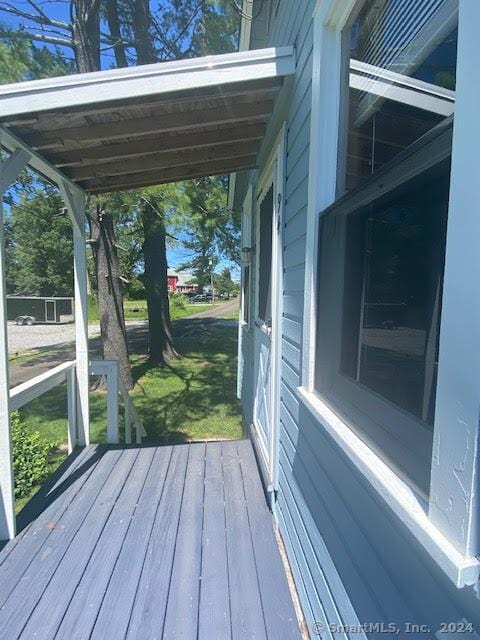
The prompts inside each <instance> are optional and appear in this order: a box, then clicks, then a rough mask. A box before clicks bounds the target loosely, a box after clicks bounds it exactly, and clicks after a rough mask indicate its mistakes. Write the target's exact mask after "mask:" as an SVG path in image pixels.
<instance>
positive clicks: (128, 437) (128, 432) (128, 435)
mask: <svg viewBox="0 0 480 640" xmlns="http://www.w3.org/2000/svg"><path fill="white" fill-rule="evenodd" d="M122 395H123V394H122ZM130 402H131V400H130V397H129V395H128V393H127V395H126V396H125V395H123V404H124V414H125V444H131V443H132V422H131V416H130Z"/></svg>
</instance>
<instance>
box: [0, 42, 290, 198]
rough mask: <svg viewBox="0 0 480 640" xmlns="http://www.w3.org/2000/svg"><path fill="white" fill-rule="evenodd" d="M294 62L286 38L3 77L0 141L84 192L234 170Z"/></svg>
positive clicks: (244, 159) (246, 164)
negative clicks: (6, 80) (78, 70)
mask: <svg viewBox="0 0 480 640" xmlns="http://www.w3.org/2000/svg"><path fill="white" fill-rule="evenodd" d="M294 71H295V59H294V51H293V49H292V48H291V47H284V48H277V49H263V50H257V51H247V52H239V53H233V54H226V55H219V56H208V57H206V58H196V59H191V60H183V61H175V62H166V63H159V64H155V65H146V66H141V67H135V68H129V69H116V70H113V71H102V72H98V73H90V74H79V75H75V76H67V77H62V78H54V79H48V80H39V81H33V82H25V83H20V84H14V85H4V86H3V87H1V89H0V125H1V126H2V127H3V130H4V131H7V134H5V135H4V136H3V137H2V143H3V145H4V146H5V147H6V148H7V149H9V150H10V151H13V150H14V148H15V146H17V148H18V146H19V145H21V146H23V147H26V148H27V149H28V150H33V151H34V152H35V153H34V156H33V158H34V160H35V158H36V159H37V160H38V159H39V158H40V159H41V160H43V161H44V163H43V165H44V166H43V170H42V166H40V165H42V163H41V162H37V165H39V166H37V167H35V163H34V162H32V166H34V167H35V168H37V170H39V171H40V172H43V173H44V175H46V176H47V177H48V178H49V179H52V172H53V173H57V172H58V174H59V177H60V179H61V178H62V177H66V178H68V179H69V181H71V182H73V183H75V184H76V185H78V186H79V187H80V188H82V189H83V190H85V191H86V192H88V193H104V192H109V191H120V190H125V189H132V188H136V187H142V186H148V185H153V184H160V183H164V182H175V181H178V180H185V179H189V178H195V177H200V176H206V175H215V174H225V173H231V172H234V171H240V170H242V169H248V168H252V167H254V166H255V164H256V154H257V150H258V147H259V144H260V141H261V139H262V137H263V135H264V134H265V130H266V123H267V121H268V118H269V116H270V115H271V113H272V110H273V104H274V99H275V96H276V94H277V93H278V91H279V90H280V88H281V86H282V83H283V80H284V78H285V76H287V75H290V74H292V73H294ZM10 134H13V135H10ZM16 142H18V143H19V144H18V145H16ZM45 166H47V167H51V169H52V171H45V170H44V169H45Z"/></svg>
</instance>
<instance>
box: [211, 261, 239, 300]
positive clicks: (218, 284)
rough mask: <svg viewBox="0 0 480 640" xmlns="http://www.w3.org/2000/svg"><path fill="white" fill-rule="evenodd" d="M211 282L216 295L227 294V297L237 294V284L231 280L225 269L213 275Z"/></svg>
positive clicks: (228, 270) (227, 270) (230, 275)
mask: <svg viewBox="0 0 480 640" xmlns="http://www.w3.org/2000/svg"><path fill="white" fill-rule="evenodd" d="M213 282H214V286H215V289H216V290H217V291H218V293H223V294H227V295H228V296H235V295H237V294H238V288H239V287H238V284H237V283H236V282H234V281H233V280H232V274H231V272H230V269H228V268H227V267H225V269H223V271H222V272H221V273H219V274H215V275H214V278H213Z"/></svg>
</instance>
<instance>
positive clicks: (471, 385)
mask: <svg viewBox="0 0 480 640" xmlns="http://www.w3.org/2000/svg"><path fill="white" fill-rule="evenodd" d="M479 23H480V3H478V2H472V0H460V4H459V32H458V54H457V86H456V99H455V122H454V128H453V145H452V171H451V181H450V202H449V209H448V228H447V243H446V254H445V275H444V290H443V302H442V316H441V325H440V348H439V364H438V382H437V396H436V407H435V425H434V440H433V459H432V476H431V484H430V504H429V516H430V519H431V520H432V521H433V522H434V523H435V525H436V526H437V527H438V529H440V531H442V533H444V535H445V536H446V537H447V538H448V539H449V540H450V541H451V542H452V544H454V546H455V547H456V548H457V550H458V551H459V552H460V553H462V554H463V555H465V556H476V555H478V554H480V539H479V534H480V524H479V515H480V513H479V501H480V484H479V482H480V478H479V473H480V469H479V459H478V455H479V437H480V429H479V421H480V385H479V380H480V348H479V345H480V297H479V295H478V274H479V273H480V251H479V247H478V238H479V237H480V201H479V199H478V185H479V184H480V164H479V162H478V149H479V145H480V121H479V119H478V105H479V103H480V85H479V83H478V81H477V78H478V64H477V60H478V53H479V50H480V49H479V46H480V45H479V40H478V24H479Z"/></svg>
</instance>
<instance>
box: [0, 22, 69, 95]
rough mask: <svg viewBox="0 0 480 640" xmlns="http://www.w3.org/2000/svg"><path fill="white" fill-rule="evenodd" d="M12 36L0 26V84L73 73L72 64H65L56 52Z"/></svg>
mask: <svg viewBox="0 0 480 640" xmlns="http://www.w3.org/2000/svg"><path fill="white" fill-rule="evenodd" d="M14 35H15V34H11V33H10V32H9V31H8V30H7V29H5V28H4V27H2V26H1V25H0V37H1V38H2V40H3V42H0V84H5V83H8V82H21V81H22V80H35V79H38V78H50V77H53V76H63V75H66V74H69V73H74V67H73V65H72V63H71V62H66V61H65V60H64V58H63V57H62V56H61V54H60V53H59V52H58V51H56V50H55V51H51V50H50V49H47V48H46V47H38V46H37V47H36V46H34V45H33V43H32V42H29V41H28V40H20V39H18V38H15V37H13V36H14Z"/></svg>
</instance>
